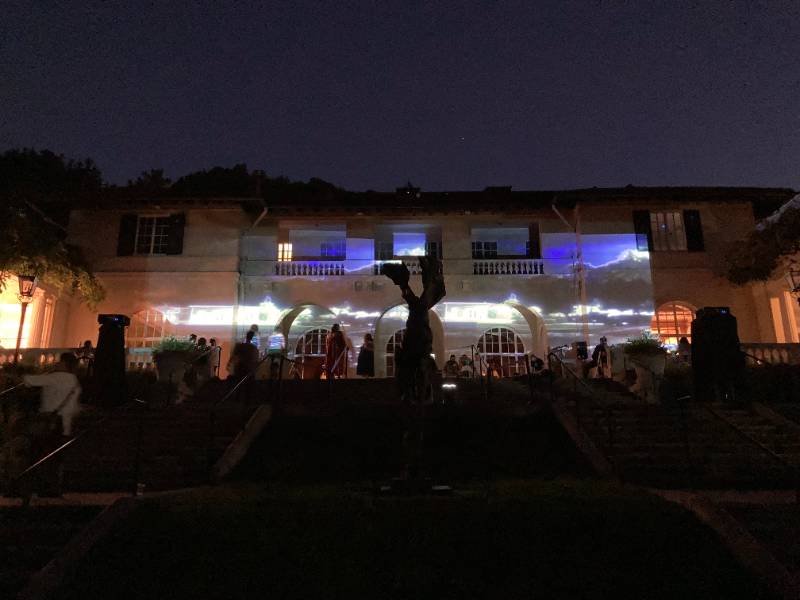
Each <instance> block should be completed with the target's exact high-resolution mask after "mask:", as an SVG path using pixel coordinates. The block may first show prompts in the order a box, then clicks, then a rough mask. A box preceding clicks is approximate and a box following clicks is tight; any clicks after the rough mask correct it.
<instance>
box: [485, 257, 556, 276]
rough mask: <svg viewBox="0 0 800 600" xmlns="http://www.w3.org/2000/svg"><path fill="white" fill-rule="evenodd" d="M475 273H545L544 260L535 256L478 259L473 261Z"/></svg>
mask: <svg viewBox="0 0 800 600" xmlns="http://www.w3.org/2000/svg"><path fill="white" fill-rule="evenodd" d="M472 274H473V275H544V261H543V260H539V259H534V258H519V259H505V258H493V259H476V260H473V261H472Z"/></svg>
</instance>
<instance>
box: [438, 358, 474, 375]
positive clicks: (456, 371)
mask: <svg viewBox="0 0 800 600" xmlns="http://www.w3.org/2000/svg"><path fill="white" fill-rule="evenodd" d="M442 375H443V376H444V377H448V378H453V377H465V378H471V377H473V376H474V375H475V368H474V366H473V364H472V360H471V359H470V357H469V356H467V355H466V354H462V355H461V356H460V357H459V358H458V360H456V355H455V354H451V355H450V358H449V359H448V360H447V362H446V363H445V364H444V369H442Z"/></svg>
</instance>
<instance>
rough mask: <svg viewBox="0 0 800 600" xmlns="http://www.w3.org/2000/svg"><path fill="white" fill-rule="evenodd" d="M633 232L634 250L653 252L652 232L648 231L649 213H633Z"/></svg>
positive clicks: (643, 211)
mask: <svg viewBox="0 0 800 600" xmlns="http://www.w3.org/2000/svg"><path fill="white" fill-rule="evenodd" d="M633 231H634V233H636V249H637V250H648V251H650V252H652V251H653V232H652V231H651V229H650V211H648V210H635V211H633Z"/></svg>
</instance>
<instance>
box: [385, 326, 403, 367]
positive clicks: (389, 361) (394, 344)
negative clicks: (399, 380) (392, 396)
mask: <svg viewBox="0 0 800 600" xmlns="http://www.w3.org/2000/svg"><path fill="white" fill-rule="evenodd" d="M405 334H406V330H405V329H398V330H397V331H395V332H394V334H392V337H390V338H389V341H388V342H386V376H387V377H394V375H395V372H394V367H395V364H394V355H395V354H396V353H397V349H398V348H400V347H401V346H402V345H403V336H404V335H405Z"/></svg>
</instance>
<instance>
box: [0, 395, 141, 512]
mask: <svg viewBox="0 0 800 600" xmlns="http://www.w3.org/2000/svg"><path fill="white" fill-rule="evenodd" d="M136 404H140V405H144V404H146V402H144V401H143V400H140V399H138V398H134V399H133V400H132V401H131V402H130V403H128V404H124V405H122V406H120V407H119V408H118V409H117V410H114V411H112V412H111V413H110V414H107V415H106V416H105V417H103V418H101V419H100V420H99V421H97V422H96V423H95V424H94V425H93V426H92V427H89V428H88V429H84V430H83V431H81V432H80V433H78V434H76V435H75V436H74V437H72V438H71V439H69V440H67V441H66V442H64V443H63V444H61V445H60V446H59V447H58V448H56V449H55V450H52V451H51V452H49V453H48V454H46V455H45V456H43V457H42V458H40V459H39V460H37V461H36V462H35V463H33V464H32V465H30V466H28V467H27V468H26V469H25V470H24V471H23V472H22V473H20V474H19V475H17V476H16V477H14V478H13V479H12V486H11V487H13V488H16V487H17V486H18V484H19V482H20V481H21V480H22V479H23V478H24V477H26V476H27V475H28V474H30V473H32V472H33V471H35V470H36V469H38V468H39V467H40V466H41V465H43V464H44V463H46V462H47V461H49V460H51V459H52V458H53V457H55V456H57V455H59V454H61V453H63V452H64V451H66V449H67V448H69V447H70V446H74V445H75V444H77V443H78V442H79V441H80V440H82V439H84V438H85V437H86V436H88V435H89V434H90V433H94V432H96V431H98V430H99V429H100V426H101V425H102V424H103V423H105V422H106V421H108V420H109V419H111V418H112V417H116V416H117V415H118V414H120V413H123V412H125V411H127V410H129V409H130V408H131V407H132V406H135V405H136ZM139 426H140V428H141V423H140V425H139ZM137 446H141V436H139V437H138V440H137ZM136 451H137V464H136V470H137V472H136V479H137V481H136V482H135V483H136V485H137V486H138V483H139V482H138V468H139V465H138V460H139V459H138V454H139V452H140V447H137V449H136ZM24 502H25V504H26V505H27V504H28V503H29V502H30V497H29V496H28V497H26V498H24Z"/></svg>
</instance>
